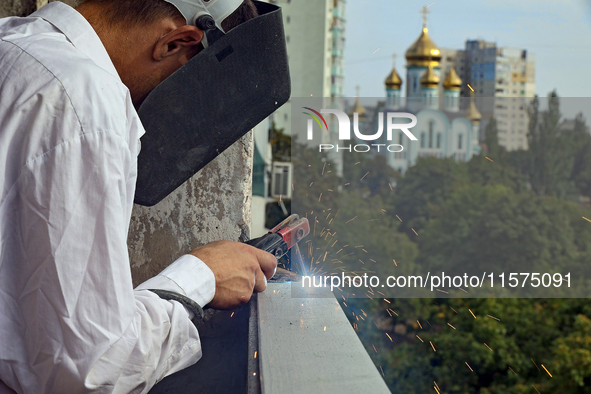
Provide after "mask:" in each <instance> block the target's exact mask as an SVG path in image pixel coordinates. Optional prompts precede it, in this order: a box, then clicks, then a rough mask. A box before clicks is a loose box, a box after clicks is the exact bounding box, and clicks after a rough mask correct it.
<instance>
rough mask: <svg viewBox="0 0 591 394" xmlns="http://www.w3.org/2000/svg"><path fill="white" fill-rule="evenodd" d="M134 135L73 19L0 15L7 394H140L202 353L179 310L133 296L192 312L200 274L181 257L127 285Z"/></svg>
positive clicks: (0, 354) (106, 73)
mask: <svg viewBox="0 0 591 394" xmlns="http://www.w3.org/2000/svg"><path fill="white" fill-rule="evenodd" d="M143 133H144V129H143V127H142V125H141V123H140V120H139V118H138V116H137V113H136V111H135V109H134V108H133V105H132V102H131V98H130V94H129V91H128V89H127V88H126V87H125V86H124V85H123V84H122V82H121V79H120V78H119V76H118V74H117V71H116V70H115V67H114V66H113V63H112V62H111V60H110V58H109V55H108V54H107V52H106V50H105V48H104V47H103V45H102V43H101V41H100V39H99V37H98V36H97V35H96V33H95V31H94V30H93V28H92V27H91V26H90V24H89V23H88V22H87V21H86V19H84V18H83V17H82V15H80V14H79V13H78V12H77V11H75V10H74V9H73V8H71V7H69V6H67V5H65V4H63V3H59V2H55V3H51V4H49V5H47V6H45V7H44V8H42V9H41V10H39V11H38V12H36V13H35V14H33V15H32V16H30V17H27V18H5V19H2V20H0V381H3V382H4V383H6V385H7V386H9V387H11V388H13V389H14V390H16V391H17V392H19V393H21V392H22V393H35V394H40V393H82V392H97V393H110V392H115V393H130V392H133V393H140V392H141V393H143V392H147V391H148V390H149V389H150V387H151V386H152V385H153V384H154V383H155V382H156V381H158V380H160V379H162V378H163V377H164V376H166V375H168V374H171V373H173V372H176V371H178V370H180V369H183V368H185V367H187V366H189V365H191V364H193V363H195V362H196V361H197V360H198V359H199V358H200V357H201V344H200V342H199V335H198V332H197V330H196V328H195V327H194V326H193V324H192V323H191V321H190V320H189V314H188V312H187V310H186V309H185V308H184V307H183V306H182V305H181V304H179V303H176V302H172V301H164V300H161V299H160V298H159V297H158V296H157V295H155V294H153V293H152V292H150V291H148V290H143V289H148V288H160V289H167V290H172V291H176V292H179V293H182V294H185V295H187V296H188V297H190V298H192V299H193V300H195V301H196V302H197V303H199V304H200V305H202V306H204V305H206V304H207V303H208V302H210V301H211V299H212V298H213V295H214V293H215V278H214V276H213V273H212V272H211V270H209V268H207V266H206V265H205V264H204V263H203V262H201V261H200V260H198V259H197V258H195V257H193V256H189V255H186V256H183V257H181V258H180V259H179V260H177V261H176V262H175V263H173V264H172V265H171V266H169V268H167V269H166V270H165V271H164V272H163V273H161V274H160V275H158V276H157V277H155V278H152V279H150V280H149V281H147V282H146V283H144V284H142V285H141V286H139V287H138V288H137V289H136V290H134V289H133V286H132V280H131V273H130V266H129V257H128V251H127V245H126V240H127V232H128V227H129V220H130V216H131V209H132V204H133V197H134V190H135V182H136V162H137V155H138V153H139V138H140V137H141V136H142V134H143ZM0 386H2V384H1V382H0ZM1 391H2V388H1V387H0V392H1Z"/></svg>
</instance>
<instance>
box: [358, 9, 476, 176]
mask: <svg viewBox="0 0 591 394" xmlns="http://www.w3.org/2000/svg"><path fill="white" fill-rule="evenodd" d="M425 11H426V10H425V9H424V10H423V12H424V23H423V28H422V30H421V33H420V35H419V37H418V38H417V40H416V41H415V42H414V43H413V44H412V45H411V46H410V47H409V48H408V50H407V51H406V53H405V58H406V78H405V79H404V81H403V79H402V78H401V77H400V75H399V74H398V72H397V70H396V66H394V67H393V68H392V70H391V72H390V73H389V74H388V76H387V77H386V79H385V81H384V84H385V89H386V100H385V101H383V102H379V103H378V104H377V106H376V107H375V108H369V107H368V108H365V107H363V106H362V105H361V103H360V101H359V99H357V100H356V102H355V105H354V106H353V107H352V108H351V109H350V110H349V112H350V114H352V113H354V112H357V113H358V114H359V120H360V121H361V122H362V125H360V127H363V128H364V129H366V130H367V132H368V134H370V131H371V130H375V129H376V128H378V127H379V126H378V123H377V120H376V118H377V116H375V115H377V114H379V113H381V112H408V113H412V114H414V115H415V116H416V118H417V124H416V126H415V127H413V128H412V133H413V134H414V135H415V136H416V138H417V139H418V141H411V140H410V139H409V138H408V137H407V136H406V135H405V134H404V133H402V132H400V133H399V134H398V135H397V136H394V137H393V141H390V143H397V144H399V145H402V146H403V147H404V150H403V151H401V152H383V153H382V154H384V155H386V156H387V159H388V163H389V164H390V165H391V166H392V167H393V168H395V169H397V170H399V171H400V172H403V173H404V172H405V171H406V170H407V169H408V168H409V167H411V166H413V165H414V164H415V163H416V161H417V159H418V158H419V157H424V156H433V157H438V158H444V157H452V158H454V159H456V160H458V161H468V160H470V158H471V157H472V156H474V155H476V154H478V153H480V151H481V147H480V144H479V134H480V123H481V122H480V121H481V117H482V116H481V114H480V112H479V111H478V109H477V108H476V105H475V104H474V98H473V97H472V96H471V97H462V98H461V97H460V96H461V90H462V89H461V88H462V80H461V79H460V77H459V76H458V73H457V72H456V70H455V68H454V64H453V61H451V62H450V61H447V62H444V61H443V60H444V59H443V54H442V50H441V49H440V48H438V47H437V45H436V44H435V43H434V42H433V40H432V39H431V37H430V36H429V30H428V28H427V26H426V12H425ZM452 60H453V59H452ZM402 89H404V93H405V94H404V95H403V94H402ZM461 100H462V101H463V105H460V101H461ZM461 108H465V109H461ZM362 114H363V115H362ZM372 114H373V115H374V116H372ZM384 142H386V141H384Z"/></svg>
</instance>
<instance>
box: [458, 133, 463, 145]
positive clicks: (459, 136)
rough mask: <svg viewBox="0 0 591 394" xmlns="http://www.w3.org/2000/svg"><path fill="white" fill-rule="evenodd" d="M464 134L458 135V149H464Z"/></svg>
mask: <svg viewBox="0 0 591 394" xmlns="http://www.w3.org/2000/svg"><path fill="white" fill-rule="evenodd" d="M463 136H464V135H463V134H460V135H458V149H462V137H463Z"/></svg>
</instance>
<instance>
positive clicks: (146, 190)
mask: <svg viewBox="0 0 591 394" xmlns="http://www.w3.org/2000/svg"><path fill="white" fill-rule="evenodd" d="M166 1H168V2H169V3H172V4H173V5H175V6H176V7H177V9H179V11H180V12H181V13H182V14H183V16H184V17H185V18H186V19H187V23H188V24H191V25H195V26H197V27H199V28H200V29H201V30H203V32H204V35H205V39H204V40H203V42H202V43H203V45H204V49H203V50H202V51H200V52H199V53H198V54H197V55H195V56H194V57H193V58H192V59H191V60H190V61H189V62H187V63H186V64H185V65H183V66H182V67H181V68H180V69H178V70H177V71H176V72H175V73H173V74H172V75H171V76H170V77H168V78H167V79H165V80H164V81H162V82H161V83H160V84H159V85H158V86H157V87H156V88H155V89H154V90H153V91H152V92H151V93H150V94H149V95H148V97H147V98H146V99H145V100H144V102H143V103H142V105H141V106H140V108H139V110H138V113H139V116H140V119H141V121H142V124H143V125H144V128H145V129H146V134H145V135H144V136H143V137H142V139H141V143H142V149H141V152H140V154H139V156H138V179H137V185H136V193H135V202H136V203H137V204H140V205H146V206H152V205H154V204H156V203H158V202H160V201H161V200H162V199H163V198H164V197H166V196H167V195H168V194H170V193H171V192H172V191H174V190H175V189H176V188H177V187H178V186H180V185H181V184H182V183H184V182H185V181H186V180H188V179H189V178H190V177H191V176H193V175H194V174H195V173H197V172H198V171H199V170H200V169H201V168H203V167H204V166H205V165H206V164H207V163H209V162H210V161H211V160H213V159H214V158H215V157H217V156H218V155H219V154H220V153H222V152H223V151H224V150H225V149H226V148H228V147H229V146H230V145H232V144H233V143H234V142H236V141H237V140H238V139H240V138H241V137H242V136H243V135H244V134H246V133H247V132H248V131H249V130H251V129H252V128H253V127H254V126H256V125H257V124H258V123H260V122H261V121H263V120H264V119H265V118H266V117H267V116H269V115H270V114H271V113H273V112H274V111H275V110H277V109H278V108H279V107H280V106H281V105H283V104H284V103H285V102H286V101H287V100H288V99H289V96H290V93H291V86H290V77H289V67H288V62H287V51H286V46H285V35H284V31H283V20H282V15H281V9H280V8H279V7H277V6H276V5H273V4H269V3H263V2H259V1H254V3H255V5H256V7H257V9H258V12H259V16H258V17H256V18H254V19H251V20H249V21H246V22H244V23H242V24H240V25H238V26H236V27H234V28H233V29H232V30H231V31H229V32H224V31H223V29H222V27H221V22H222V21H223V20H224V19H225V18H226V17H227V16H228V15H230V14H231V13H232V12H234V10H236V8H237V7H238V6H239V5H240V4H241V3H242V0H210V1H207V2H206V1H202V0H166Z"/></svg>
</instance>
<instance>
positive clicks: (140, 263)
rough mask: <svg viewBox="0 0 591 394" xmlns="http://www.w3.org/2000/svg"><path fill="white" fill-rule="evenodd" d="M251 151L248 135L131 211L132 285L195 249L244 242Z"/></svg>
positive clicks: (247, 229)
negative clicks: (162, 195) (186, 178)
mask: <svg viewBox="0 0 591 394" xmlns="http://www.w3.org/2000/svg"><path fill="white" fill-rule="evenodd" d="M253 149H254V144H253V137H252V133H251V132H249V133H248V134H246V135H245V136H244V137H243V138H242V139H241V140H239V141H238V142H236V143H235V144H234V145H232V146H231V147H230V148H228V149H227V150H226V151H225V152H223V153H222V154H221V155H220V156H218V157H217V158H216V159H215V160H213V161H212V162H211V163H209V164H208V165H207V166H206V167H205V168H203V169H202V170H201V171H199V172H198V173H197V174H195V175H194V176H193V177H192V178H191V179H189V181H187V182H186V183H185V184H183V185H182V186H181V187H179V188H178V189H177V190H175V191H174V192H173V193H172V194H171V195H169V196H168V197H167V198H166V199H164V200H163V201H162V202H160V203H159V204H157V205H155V206H153V207H141V206H138V205H136V206H135V207H134V209H133V214H132V219H131V224H130V229H129V237H128V246H129V255H130V260H131V270H132V275H133V279H134V285H138V284H139V283H141V282H143V281H144V280H146V279H148V278H150V277H152V276H154V275H156V274H158V273H159V272H160V271H162V270H163V269H164V268H165V267H166V266H168V265H169V264H170V263H172V262H173V261H174V260H175V259H176V258H177V257H179V256H181V255H182V254H184V253H187V252H189V251H191V249H193V248H196V247H197V246H200V245H203V244H205V243H208V242H211V241H217V240H231V241H246V240H248V239H250V223H251V201H252V155H253Z"/></svg>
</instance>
